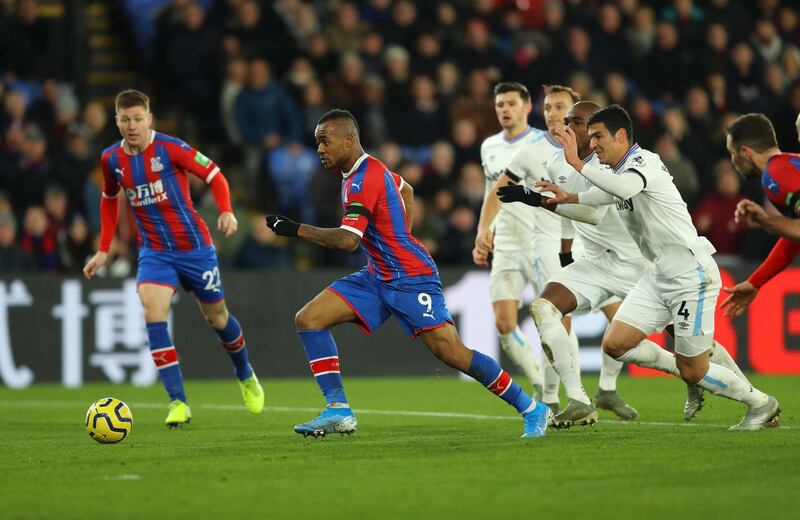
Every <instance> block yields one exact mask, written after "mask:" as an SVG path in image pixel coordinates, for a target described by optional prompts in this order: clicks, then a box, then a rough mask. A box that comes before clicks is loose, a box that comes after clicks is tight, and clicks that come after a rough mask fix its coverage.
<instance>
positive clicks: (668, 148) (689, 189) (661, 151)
mask: <svg viewBox="0 0 800 520" xmlns="http://www.w3.org/2000/svg"><path fill="white" fill-rule="evenodd" d="M654 151H655V152H656V153H657V154H658V155H659V156H660V157H661V161H662V162H663V163H664V166H666V167H667V169H668V170H669V173H670V175H672V181H673V182H674V183H675V187H676V188H678V191H679V192H680V194H681V197H683V201H684V202H686V205H687V206H689V208H692V207H694V201H695V200H697V195H698V193H699V192H700V179H699V178H698V177H697V171H696V170H695V169H694V165H693V164H692V162H691V161H689V160H688V159H686V157H684V156H683V155H681V151H680V149H679V148H678V147H677V146H676V145H675V141H674V140H673V139H672V137H670V136H669V135H667V134H663V135H661V136H660V137H659V138H658V139H657V140H656V146H655V150H654Z"/></svg>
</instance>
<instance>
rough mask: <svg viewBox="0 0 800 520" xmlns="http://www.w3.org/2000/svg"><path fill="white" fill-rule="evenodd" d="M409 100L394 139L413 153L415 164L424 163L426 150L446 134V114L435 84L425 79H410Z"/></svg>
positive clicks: (421, 77) (427, 152) (421, 76)
mask: <svg viewBox="0 0 800 520" xmlns="http://www.w3.org/2000/svg"><path fill="white" fill-rule="evenodd" d="M411 99H412V102H411V106H409V108H408V110H407V111H406V113H405V114H404V118H403V119H404V121H403V125H402V127H401V128H402V131H401V132H398V133H396V134H395V135H394V138H395V139H396V140H397V141H398V142H399V143H400V144H401V145H404V146H408V147H410V148H412V149H414V150H415V153H417V154H418V155H417V157H418V159H417V160H418V161H419V162H426V161H427V156H428V155H429V150H428V149H429V148H430V146H431V145H432V144H433V143H434V141H436V140H437V139H439V138H441V136H442V135H446V134H447V131H448V118H447V110H446V107H444V106H442V104H441V103H440V102H439V100H438V99H437V96H436V84H435V83H434V82H433V80H432V79H431V78H430V77H428V76H424V75H419V76H416V77H414V79H413V80H412V82H411ZM406 155H410V154H409V153H406Z"/></svg>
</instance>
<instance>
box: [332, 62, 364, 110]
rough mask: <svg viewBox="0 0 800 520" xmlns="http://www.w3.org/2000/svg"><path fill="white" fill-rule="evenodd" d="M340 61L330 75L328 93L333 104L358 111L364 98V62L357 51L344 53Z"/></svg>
mask: <svg viewBox="0 0 800 520" xmlns="http://www.w3.org/2000/svg"><path fill="white" fill-rule="evenodd" d="M340 63H341V64H340V66H339V70H338V71H337V73H336V74H331V75H330V76H329V77H328V81H327V82H326V86H325V91H326V94H327V96H328V99H329V100H330V103H331V105H333V106H335V107H339V108H343V109H345V110H350V111H351V112H355V113H357V112H358V111H359V109H360V108H361V103H362V100H363V98H364V88H365V87H364V64H363V63H362V61H361V58H360V57H359V55H358V54H356V53H355V52H348V53H345V54H343V55H342V59H341V60H340Z"/></svg>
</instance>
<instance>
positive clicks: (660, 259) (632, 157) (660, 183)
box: [614, 144, 716, 272]
mask: <svg viewBox="0 0 800 520" xmlns="http://www.w3.org/2000/svg"><path fill="white" fill-rule="evenodd" d="M614 172H616V173H620V174H621V173H625V172H634V173H636V174H638V175H639V176H640V177H641V178H642V180H643V181H644V189H642V191H641V192H639V193H637V194H636V195H634V196H633V197H631V198H630V199H628V200H620V199H617V201H616V203H617V211H618V213H619V215H620V216H621V217H622V221H623V222H624V223H625V225H626V227H627V228H628V231H629V232H630V234H631V236H632V237H633V239H634V241H636V243H637V244H639V249H640V250H641V252H642V254H643V255H644V256H645V258H647V259H648V260H650V261H652V262H655V263H656V264H663V266H664V268H665V271H663V272H667V271H672V270H673V268H679V267H680V266H669V264H670V260H671V259H673V258H677V256H679V255H674V254H670V252H671V250H674V249H676V248H678V249H683V250H684V251H685V250H686V249H689V250H691V251H692V253H694V255H695V256H698V257H703V256H707V255H711V254H713V253H714V251H716V250H715V249H714V246H712V245H711V242H709V241H708V240H707V239H706V238H705V237H698V235H697V229H695V227H694V224H692V218H691V217H690V216H689V210H688V209H687V208H686V203H685V202H684V201H683V198H682V197H681V194H680V193H679V192H678V188H676V187H675V183H674V182H673V181H672V175H671V174H670V173H669V170H668V169H667V167H666V166H664V163H662V162H661V158H660V157H659V156H658V154H655V153H653V152H651V151H649V150H645V149H643V148H640V147H639V145H637V144H634V145H633V146H632V147H631V148H630V150H628V153H627V154H625V157H623V158H622V159H621V160H620V162H619V163H617V165H616V166H615V168H614Z"/></svg>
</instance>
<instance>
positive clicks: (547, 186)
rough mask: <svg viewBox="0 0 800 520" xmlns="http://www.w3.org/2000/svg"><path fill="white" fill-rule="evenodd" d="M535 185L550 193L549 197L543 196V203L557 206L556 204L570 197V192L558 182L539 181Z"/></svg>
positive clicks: (543, 191)
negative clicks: (563, 188)
mask: <svg viewBox="0 0 800 520" xmlns="http://www.w3.org/2000/svg"><path fill="white" fill-rule="evenodd" d="M534 186H536V187H537V188H539V189H540V190H541V191H542V193H546V194H548V196H547V197H542V203H543V204H546V205H548V206H555V205H556V204H561V203H562V202H567V201H568V199H569V195H570V194H569V193H567V192H566V191H564V190H562V189H561V186H559V185H558V184H555V183H552V182H547V181H539V182H537V183H535V184H534Z"/></svg>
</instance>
